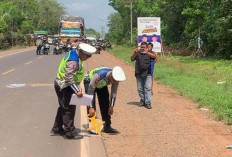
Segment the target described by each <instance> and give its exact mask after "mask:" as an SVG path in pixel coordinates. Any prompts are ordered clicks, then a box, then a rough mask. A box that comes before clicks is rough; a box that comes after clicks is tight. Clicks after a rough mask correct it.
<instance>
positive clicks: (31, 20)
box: [0, 0, 65, 49]
mask: <svg viewBox="0 0 232 157" xmlns="http://www.w3.org/2000/svg"><path fill="white" fill-rule="evenodd" d="M64 13H65V8H64V7H63V6H61V5H60V4H59V3H57V1H56V0H0V49H4V48H8V47H9V46H14V45H16V44H19V43H21V44H23V43H25V42H26V41H27V39H28V38H30V37H29V36H28V34H33V32H34V31H35V30H46V31H48V33H49V34H57V32H58V27H59V19H60V16H61V15H62V14H64Z"/></svg>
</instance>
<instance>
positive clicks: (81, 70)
mask: <svg viewBox="0 0 232 157" xmlns="http://www.w3.org/2000/svg"><path fill="white" fill-rule="evenodd" d="M71 53H73V51H69V52H68V53H67V54H66V55H65V56H64V58H63V59H62V60H61V62H60V65H59V68H58V72H57V78H58V79H59V80H64V79H65V76H66V74H65V67H66V63H67V61H69V59H70V55H71ZM75 53H76V52H75ZM76 55H77V54H76ZM75 58H76V60H75V61H76V62H77V63H78V65H79V67H78V71H77V72H76V74H75V75H74V80H75V82H76V83H80V82H81V81H82V79H83V77H84V67H83V64H82V60H80V59H79V56H78V55H77V56H75Z"/></svg>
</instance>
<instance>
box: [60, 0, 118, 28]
mask: <svg viewBox="0 0 232 157" xmlns="http://www.w3.org/2000/svg"><path fill="white" fill-rule="evenodd" d="M57 2H58V3H60V4H63V5H64V6H66V7H67V13H68V14H69V15H75V16H81V17H83V18H84V19H85V27H86V28H93V29H95V30H96V31H98V32H101V31H102V29H101V27H102V26H103V27H104V30H105V32H106V31H108V28H107V17H108V16H109V15H110V14H111V13H114V12H116V11H115V10H114V9H113V8H112V7H111V6H109V5H108V3H109V0H57Z"/></svg>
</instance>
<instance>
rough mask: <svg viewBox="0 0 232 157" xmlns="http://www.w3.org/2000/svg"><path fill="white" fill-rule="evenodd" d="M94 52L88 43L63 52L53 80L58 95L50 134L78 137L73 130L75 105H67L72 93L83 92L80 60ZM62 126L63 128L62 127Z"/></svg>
mask: <svg viewBox="0 0 232 157" xmlns="http://www.w3.org/2000/svg"><path fill="white" fill-rule="evenodd" d="M94 52H96V48H94V47H92V46H90V45H88V44H84V43H82V44H80V45H79V49H78V51H77V50H76V49H73V50H71V51H69V52H67V53H66V54H65V56H64V57H63V59H62V60H61V62H60V65H59V68H58V72H57V77H56V80H55V82H54V87H55V91H56V94H57V96H58V102H59V107H58V110H57V115H56V118H55V123H54V126H53V128H52V130H51V131H50V135H51V136H55V135H64V138H67V139H80V138H82V136H81V135H78V134H77V133H76V132H75V126H74V116H75V112H76V106H75V105H69V102H70V100H71V96H72V94H74V93H75V94H76V95H77V97H79V98H80V97H82V96H83V93H82V91H81V89H80V88H79V84H80V82H81V81H82V79H83V77H84V67H83V65H82V62H83V61H85V60H87V59H89V58H90V57H91V56H92V54H93V53H94ZM89 112H90V114H94V112H95V111H94V109H93V108H92V107H90V109H89ZM63 126H64V128H63Z"/></svg>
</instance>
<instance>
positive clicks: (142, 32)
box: [137, 17, 161, 52]
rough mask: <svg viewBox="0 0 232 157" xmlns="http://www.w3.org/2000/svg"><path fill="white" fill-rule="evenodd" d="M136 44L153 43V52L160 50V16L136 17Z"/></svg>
mask: <svg viewBox="0 0 232 157" xmlns="http://www.w3.org/2000/svg"><path fill="white" fill-rule="evenodd" d="M137 21H138V46H140V44H141V42H143V41H144V42H147V43H149V42H150V43H152V44H153V51H154V52H161V21H160V17H138V19H137Z"/></svg>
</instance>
